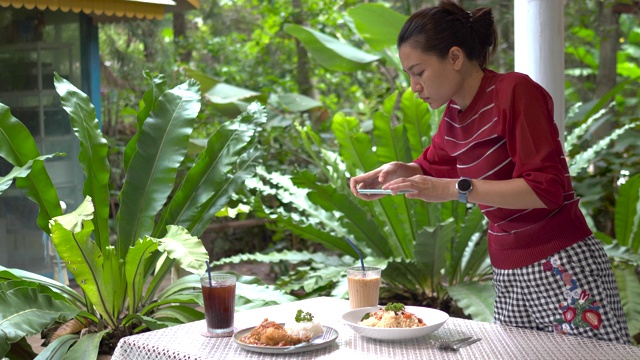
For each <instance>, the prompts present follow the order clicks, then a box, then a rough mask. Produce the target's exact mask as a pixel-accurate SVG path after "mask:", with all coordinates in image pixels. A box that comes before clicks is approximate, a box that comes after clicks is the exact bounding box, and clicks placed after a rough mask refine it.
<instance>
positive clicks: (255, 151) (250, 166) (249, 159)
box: [188, 144, 262, 236]
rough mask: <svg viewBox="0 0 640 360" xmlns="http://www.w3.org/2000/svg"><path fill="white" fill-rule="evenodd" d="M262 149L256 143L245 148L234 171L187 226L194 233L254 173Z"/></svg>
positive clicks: (203, 227) (209, 220)
mask: <svg viewBox="0 0 640 360" xmlns="http://www.w3.org/2000/svg"><path fill="white" fill-rule="evenodd" d="M261 154H262V151H261V150H260V148H259V147H258V146H256V144H252V145H250V146H249V147H247V148H246V152H245V153H244V154H242V155H241V156H240V157H239V158H238V163H237V164H236V166H235V169H234V172H233V173H231V174H228V176H227V177H226V178H225V179H224V182H223V183H222V184H220V186H218V188H217V191H216V193H215V194H213V195H212V196H211V197H210V198H209V199H207V201H206V202H205V203H204V204H202V206H201V207H200V208H199V209H198V214H197V215H196V216H195V218H194V221H192V223H191V224H189V226H188V228H189V229H191V232H192V233H193V234H194V235H197V236H200V235H201V234H202V233H204V231H205V230H206V228H207V226H209V224H210V223H211V219H212V218H213V217H214V216H215V214H216V213H217V212H218V211H220V210H221V209H222V208H223V207H224V206H226V204H227V202H228V201H229V199H231V197H232V196H233V194H234V193H235V192H236V191H238V189H240V187H241V186H242V185H243V183H244V181H245V180H246V179H247V178H249V177H251V176H252V175H253V174H254V173H255V166H256V164H257V162H258V160H259V157H260V155H261Z"/></svg>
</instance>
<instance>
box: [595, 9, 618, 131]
mask: <svg viewBox="0 0 640 360" xmlns="http://www.w3.org/2000/svg"><path fill="white" fill-rule="evenodd" d="M598 5H599V17H598V33H599V35H600V53H599V56H598V75H597V77H596V89H595V98H596V99H600V98H602V97H603V96H604V95H605V94H606V93H608V92H609V91H611V90H612V89H613V88H614V87H615V86H616V74H617V67H616V65H617V58H616V54H617V52H618V46H619V40H618V39H619V38H620V35H619V32H618V17H619V14H618V13H616V12H614V11H613V9H612V3H611V2H608V1H601V2H600V3H599V4H598ZM614 128H615V124H614V123H613V122H612V121H607V122H604V123H603V124H602V125H601V126H599V127H598V128H597V129H596V130H595V131H594V134H593V135H594V137H595V140H599V139H602V138H603V137H605V136H607V135H609V134H611V131H613V129H614Z"/></svg>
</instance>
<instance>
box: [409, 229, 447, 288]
mask: <svg viewBox="0 0 640 360" xmlns="http://www.w3.org/2000/svg"><path fill="white" fill-rule="evenodd" d="M455 227H456V226H455V222H454V221H453V219H451V218H450V219H448V220H446V221H444V222H442V223H440V224H438V225H437V226H435V227H433V228H425V229H423V230H422V231H420V233H419V234H418V237H417V239H416V245H415V258H416V261H417V262H418V263H419V264H421V265H423V264H424V266H423V267H426V268H427V269H428V273H427V275H428V284H427V286H428V287H429V289H430V290H431V292H433V293H435V292H437V290H438V287H439V286H440V284H442V282H443V281H442V279H443V272H444V270H445V268H446V266H447V265H446V263H447V259H449V258H450V256H451V243H452V241H453V238H454V236H455Z"/></svg>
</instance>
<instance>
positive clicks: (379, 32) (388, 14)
mask: <svg viewBox="0 0 640 360" xmlns="http://www.w3.org/2000/svg"><path fill="white" fill-rule="evenodd" d="M347 13H348V14H349V17H350V18H351V19H353V23H354V24H355V26H356V29H357V30H358V34H360V36H361V37H362V39H364V41H365V42H366V43H367V44H369V46H371V48H372V49H373V50H376V51H382V50H384V49H385V48H388V47H395V46H396V43H397V40H398V34H399V33H400V29H402V26H403V25H404V23H405V21H407V18H408V17H407V16H406V15H402V14H400V13H398V12H396V11H393V10H391V9H390V8H388V7H387V6H385V5H383V4H360V5H357V6H354V7H352V8H349V10H347Z"/></svg>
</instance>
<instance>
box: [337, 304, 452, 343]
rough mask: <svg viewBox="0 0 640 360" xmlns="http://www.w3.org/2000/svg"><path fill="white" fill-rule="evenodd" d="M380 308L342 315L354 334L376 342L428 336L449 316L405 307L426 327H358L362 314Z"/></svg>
mask: <svg viewBox="0 0 640 360" xmlns="http://www.w3.org/2000/svg"><path fill="white" fill-rule="evenodd" d="M381 307H382V306H372V307H366V308H361V309H355V310H351V311H348V312H346V313H344V315H342V321H344V322H345V323H346V324H347V325H348V326H349V327H350V328H351V329H353V331H355V332H356V333H358V334H360V335H362V336H365V337H368V338H372V339H378V340H406V339H413V338H418V337H421V336H426V335H429V334H431V333H433V332H435V331H436V330H438V329H439V328H440V327H441V326H442V325H444V323H445V322H446V321H447V320H448V319H449V314H447V313H446V312H444V311H440V310H437V309H432V308H427V307H422V306H406V307H405V310H406V311H408V312H411V313H414V314H416V316H417V317H419V318H421V319H422V320H423V321H424V323H425V324H427V326H423V327H419V328H409V329H398V328H374V327H370V326H364V325H358V322H360V320H361V319H362V317H363V316H364V314H366V313H368V312H372V311H376V310H378V309H380V308H381Z"/></svg>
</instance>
